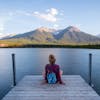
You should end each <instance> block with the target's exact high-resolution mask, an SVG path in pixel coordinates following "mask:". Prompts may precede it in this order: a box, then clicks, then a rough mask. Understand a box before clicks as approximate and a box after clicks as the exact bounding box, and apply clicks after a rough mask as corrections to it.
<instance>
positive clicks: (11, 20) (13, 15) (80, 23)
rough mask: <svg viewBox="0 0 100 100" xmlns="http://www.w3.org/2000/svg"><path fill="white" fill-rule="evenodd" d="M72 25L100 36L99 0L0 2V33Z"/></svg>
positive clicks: (5, 0)
mask: <svg viewBox="0 0 100 100" xmlns="http://www.w3.org/2000/svg"><path fill="white" fill-rule="evenodd" d="M70 25H72V26H76V27H78V28H79V29H81V30H82V31H85V32H87V33H90V34H92V35H96V34H100V28H99V26H100V0H0V34H1V35H2V34H3V35H4V34H9V33H23V32H27V31H31V30H34V29H36V28H38V27H41V26H44V27H50V28H56V29H59V28H60V29H61V28H66V27H68V26H70Z"/></svg>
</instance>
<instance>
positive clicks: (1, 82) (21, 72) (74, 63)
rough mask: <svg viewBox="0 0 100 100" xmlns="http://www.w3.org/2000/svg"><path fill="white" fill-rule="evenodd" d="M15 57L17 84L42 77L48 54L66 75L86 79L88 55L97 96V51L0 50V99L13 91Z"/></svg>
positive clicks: (99, 61) (99, 63) (99, 82)
mask: <svg viewBox="0 0 100 100" xmlns="http://www.w3.org/2000/svg"><path fill="white" fill-rule="evenodd" d="M12 53H15V60H16V78H17V82H19V81H20V80H21V79H22V78H23V77H24V76H25V75H41V73H42V71H43V70H44V67H45V65H46V64H47V63H48V56H49V54H54V55H55V56H56V63H57V64H59V65H60V67H61V69H62V70H63V72H64V73H63V74H65V75H81V76H82V77H83V78H84V79H85V80H86V81H87V82H88V79H89V53H92V54H93V62H92V82H93V85H94V87H93V88H94V89H95V90H96V92H97V93H98V94H100V50H99V49H98V50H96V49H71V48H2V49H0V99H1V98H2V97H3V96H4V95H5V94H6V93H7V92H8V91H9V90H10V89H11V88H12V84H13V80H12V78H13V77H12V75H13V74H12V57H11V54H12Z"/></svg>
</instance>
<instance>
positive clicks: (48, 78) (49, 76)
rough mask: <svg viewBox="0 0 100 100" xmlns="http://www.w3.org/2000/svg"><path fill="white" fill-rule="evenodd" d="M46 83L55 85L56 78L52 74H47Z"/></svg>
mask: <svg viewBox="0 0 100 100" xmlns="http://www.w3.org/2000/svg"><path fill="white" fill-rule="evenodd" d="M47 81H48V83H49V84H55V83H56V82H57V78H56V75H55V73H54V72H51V73H48V74H47Z"/></svg>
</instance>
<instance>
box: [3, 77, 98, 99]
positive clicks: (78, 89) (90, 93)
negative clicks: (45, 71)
mask: <svg viewBox="0 0 100 100" xmlns="http://www.w3.org/2000/svg"><path fill="white" fill-rule="evenodd" d="M62 79H63V80H64V82H65V83H66V85H59V84H45V85H42V84H41V83H42V81H43V78H42V76H39V75H35V76H25V77H24V78H23V79H22V80H21V81H20V82H19V83H18V84H17V86H15V87H14V88H13V89H12V90H11V91H10V92H9V93H8V94H7V95H6V96H5V97H4V98H3V99H2V100H100V96H99V95H98V94H97V93H96V92H95V91H94V90H93V89H92V88H91V87H90V86H89V85H88V84H87V83H86V82H85V81H84V80H83V78H82V77H81V76H79V75H64V76H63V77H62Z"/></svg>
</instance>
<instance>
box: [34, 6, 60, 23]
mask: <svg viewBox="0 0 100 100" xmlns="http://www.w3.org/2000/svg"><path fill="white" fill-rule="evenodd" d="M58 14H59V12H58V10H57V9H55V8H50V9H47V10H46V11H45V13H40V12H38V11H35V12H34V14H33V15H34V16H36V17H38V18H41V19H44V20H46V21H49V22H56V21H57V20H58V18H57V15H58Z"/></svg>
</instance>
